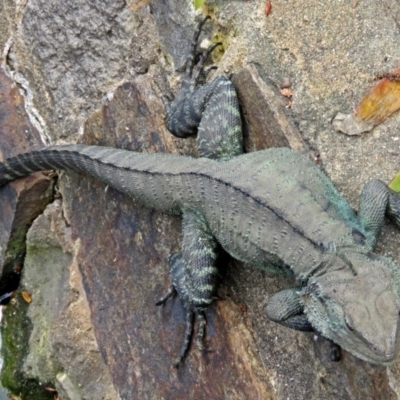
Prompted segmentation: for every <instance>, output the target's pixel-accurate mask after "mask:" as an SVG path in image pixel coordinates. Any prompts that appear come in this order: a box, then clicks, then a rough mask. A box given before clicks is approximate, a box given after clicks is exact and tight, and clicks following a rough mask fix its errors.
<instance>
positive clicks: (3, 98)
mask: <svg viewBox="0 0 400 400" xmlns="http://www.w3.org/2000/svg"><path fill="white" fill-rule="evenodd" d="M0 138H1V140H0V158H1V159H5V158H7V157H10V156H13V155H15V154H18V153H22V152H24V151H28V150H31V149H35V148H39V147H42V141H41V138H40V135H39V133H38V131H37V130H36V129H35V128H34V127H33V126H32V124H31V123H30V121H29V118H28V116H27V114H26V112H25V109H24V100H23V98H22V96H21V95H20V94H19V93H18V90H17V89H16V87H15V86H14V85H13V83H12V81H11V80H10V79H9V78H8V77H7V76H6V75H5V73H4V71H3V70H2V69H0ZM52 188H53V181H52V177H51V175H45V174H42V173H36V174H33V175H31V176H30V177H28V178H27V179H23V180H22V179H21V180H18V181H15V182H13V183H11V184H10V185H7V186H6V187H4V188H1V189H0V191H1V196H0V221H1V222H0V268H1V275H4V274H6V275H7V274H10V273H13V272H14V271H15V267H16V266H21V265H22V261H23V257H24V255H25V243H24V240H25V234H26V231H27V229H28V227H29V225H30V224H31V223H32V221H33V219H34V218H36V217H37V216H38V215H39V214H40V213H41V212H42V211H43V210H44V208H45V206H46V205H47V204H48V203H49V201H50V200H51V199H52V197H53V190H52ZM1 286H2V283H0V289H1Z"/></svg>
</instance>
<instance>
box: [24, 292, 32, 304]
mask: <svg viewBox="0 0 400 400" xmlns="http://www.w3.org/2000/svg"><path fill="white" fill-rule="evenodd" d="M21 296H22V298H23V299H24V300H25V302H26V303H28V304H29V303H31V302H32V296H31V295H30V294H29V293H28V292H26V291H25V290H23V291H22V292H21Z"/></svg>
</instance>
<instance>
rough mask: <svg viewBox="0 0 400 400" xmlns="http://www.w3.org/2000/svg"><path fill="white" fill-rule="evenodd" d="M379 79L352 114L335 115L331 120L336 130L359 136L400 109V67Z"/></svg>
mask: <svg viewBox="0 0 400 400" xmlns="http://www.w3.org/2000/svg"><path fill="white" fill-rule="evenodd" d="M379 78H382V79H380V81H379V82H378V83H377V84H376V85H375V86H374V87H373V88H372V89H371V90H370V91H369V92H368V93H367V94H366V95H365V96H364V97H363V98H362V99H361V101H360V103H359V104H358V105H357V107H356V109H355V111H354V113H351V114H343V113H341V112H339V113H337V115H336V116H335V118H334V119H333V120H332V124H333V126H334V127H335V128H336V130H338V131H340V132H343V133H345V134H347V135H360V134H361V133H362V132H368V131H370V130H371V129H372V128H373V127H375V126H376V125H379V124H380V123H382V122H383V121H385V120H386V119H387V118H388V117H389V116H390V115H392V114H393V113H394V112H396V111H397V110H399V109H400V67H399V68H397V69H395V70H394V71H392V72H389V73H387V74H385V75H383V76H381V77H379Z"/></svg>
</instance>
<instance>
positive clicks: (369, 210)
mask: <svg viewBox="0 0 400 400" xmlns="http://www.w3.org/2000/svg"><path fill="white" fill-rule="evenodd" d="M385 215H387V216H388V217H390V218H391V219H393V220H394V221H395V223H396V225H398V226H400V196H399V194H398V193H396V192H394V191H393V190H391V189H390V188H389V187H388V186H387V185H386V184H385V183H383V182H382V181H379V180H377V179H375V180H371V181H369V182H368V183H367V184H366V185H365V186H364V188H363V190H362V192H361V196H360V202H359V207H358V217H359V219H360V221H361V224H362V226H363V228H364V234H365V236H366V238H367V243H368V245H369V246H370V247H371V249H373V248H374V247H375V243H376V240H377V238H378V235H379V232H380V230H381V228H382V225H383V221H384V218H385Z"/></svg>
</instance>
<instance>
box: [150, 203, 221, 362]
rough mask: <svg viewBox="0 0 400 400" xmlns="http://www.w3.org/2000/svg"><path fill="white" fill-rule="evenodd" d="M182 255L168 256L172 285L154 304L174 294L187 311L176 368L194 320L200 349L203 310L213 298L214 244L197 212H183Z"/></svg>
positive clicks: (183, 353)
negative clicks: (195, 319) (195, 320)
mask: <svg viewBox="0 0 400 400" xmlns="http://www.w3.org/2000/svg"><path fill="white" fill-rule="evenodd" d="M182 228H183V242H182V253H177V254H174V255H173V256H171V257H170V260H169V267H170V276H171V280H172V285H171V286H170V288H169V290H168V292H167V293H166V295H165V296H163V297H162V298H161V299H160V300H159V301H158V302H157V305H161V304H163V303H164V302H165V301H166V300H167V299H168V298H169V297H170V296H171V295H173V294H174V293H175V292H176V293H177V294H178V296H179V298H180V299H181V301H182V303H183V306H184V308H185V310H186V323H185V325H186V326H185V335H184V340H183V342H182V346H181V350H180V352H179V355H178V357H177V358H176V360H175V362H174V365H175V366H178V365H179V364H180V362H181V361H182V359H183V358H184V356H185V354H186V352H187V350H188V349H189V346H190V340H191V337H192V333H193V317H194V316H195V317H196V318H197V321H198V328H197V345H198V347H199V348H200V349H202V348H203V338H204V332H205V324H206V320H205V316H204V310H205V309H206V308H207V307H209V306H210V305H211V303H212V301H213V300H214V298H215V290H216V284H217V277H218V271H217V268H216V267H215V261H216V258H217V254H216V247H217V243H216V241H215V239H214V237H213V236H212V235H211V233H210V232H209V229H208V227H207V224H206V222H205V220H204V218H202V216H201V215H200V214H198V213H195V212H192V211H186V212H185V213H184V214H183V220H182Z"/></svg>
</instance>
